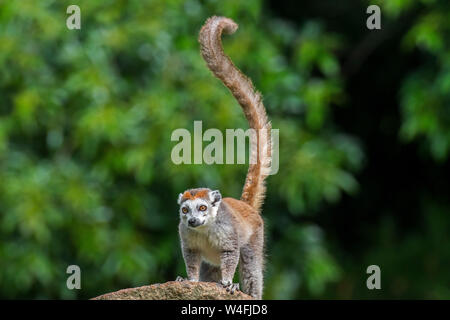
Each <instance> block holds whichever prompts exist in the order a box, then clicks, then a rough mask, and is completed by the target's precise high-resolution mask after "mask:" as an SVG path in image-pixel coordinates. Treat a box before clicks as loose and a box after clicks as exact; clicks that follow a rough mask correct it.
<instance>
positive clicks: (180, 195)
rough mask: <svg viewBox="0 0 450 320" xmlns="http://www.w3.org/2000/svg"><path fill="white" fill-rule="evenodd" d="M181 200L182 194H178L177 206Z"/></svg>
mask: <svg viewBox="0 0 450 320" xmlns="http://www.w3.org/2000/svg"><path fill="white" fill-rule="evenodd" d="M182 198H183V194H182V193H180V194H179V195H178V201H177V202H178V204H181V199H182Z"/></svg>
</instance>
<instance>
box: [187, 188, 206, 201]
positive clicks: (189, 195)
mask: <svg viewBox="0 0 450 320" xmlns="http://www.w3.org/2000/svg"><path fill="white" fill-rule="evenodd" d="M207 196H208V190H207V189H205V190H200V191H192V192H191V191H185V192H184V193H183V197H182V199H183V200H194V199H197V198H206V197H207Z"/></svg>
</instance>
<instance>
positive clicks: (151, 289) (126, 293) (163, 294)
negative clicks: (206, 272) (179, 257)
mask: <svg viewBox="0 0 450 320" xmlns="http://www.w3.org/2000/svg"><path fill="white" fill-rule="evenodd" d="M252 299H253V298H252V297H251V296H249V295H247V294H245V293H243V292H241V291H237V292H235V293H234V294H230V293H229V292H227V291H226V290H225V289H224V288H222V286H220V285H219V284H217V283H212V282H191V281H183V282H178V281H169V282H166V283H157V284H152V285H149V286H142V287H137V288H129V289H122V290H119V291H116V292H111V293H106V294H103V295H101V296H98V297H95V298H93V299H92V300H252Z"/></svg>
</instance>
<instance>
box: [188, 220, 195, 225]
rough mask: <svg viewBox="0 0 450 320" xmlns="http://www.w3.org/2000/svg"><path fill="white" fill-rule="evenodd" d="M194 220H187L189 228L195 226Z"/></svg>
mask: <svg viewBox="0 0 450 320" xmlns="http://www.w3.org/2000/svg"><path fill="white" fill-rule="evenodd" d="M195 222H196V221H195V218H190V219H189V220H188V223H189V225H190V226H194V225H195Z"/></svg>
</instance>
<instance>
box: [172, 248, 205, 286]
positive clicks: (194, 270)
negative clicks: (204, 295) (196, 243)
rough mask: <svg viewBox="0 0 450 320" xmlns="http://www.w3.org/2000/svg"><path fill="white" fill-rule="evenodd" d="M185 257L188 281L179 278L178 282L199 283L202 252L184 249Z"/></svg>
mask: <svg viewBox="0 0 450 320" xmlns="http://www.w3.org/2000/svg"><path fill="white" fill-rule="evenodd" d="M183 257H184V261H185V263H186V273H187V279H184V278H182V277H177V279H176V281H185V280H189V281H198V279H199V275H200V263H201V256H200V252H199V251H198V250H195V249H189V248H183Z"/></svg>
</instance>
